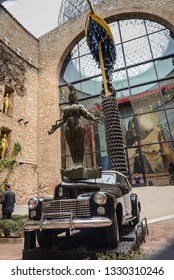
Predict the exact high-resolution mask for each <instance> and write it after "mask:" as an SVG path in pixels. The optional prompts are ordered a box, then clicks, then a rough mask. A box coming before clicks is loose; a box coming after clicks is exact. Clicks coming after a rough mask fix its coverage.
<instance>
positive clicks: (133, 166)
mask: <svg viewBox="0 0 174 280" xmlns="http://www.w3.org/2000/svg"><path fill="white" fill-rule="evenodd" d="M127 155H128V160H129V170H130V174H131V176H132V179H134V175H135V174H136V173H138V174H142V173H143V169H142V163H141V157H140V154H139V150H138V147H137V146H136V147H135V148H130V149H127Z"/></svg>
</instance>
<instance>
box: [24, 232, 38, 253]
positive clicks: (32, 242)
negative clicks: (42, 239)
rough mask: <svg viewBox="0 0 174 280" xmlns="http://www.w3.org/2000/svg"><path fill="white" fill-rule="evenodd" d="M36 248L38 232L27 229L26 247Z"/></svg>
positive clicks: (25, 233)
mask: <svg viewBox="0 0 174 280" xmlns="http://www.w3.org/2000/svg"><path fill="white" fill-rule="evenodd" d="M35 248H36V232H35V231H27V232H24V249H26V250H27V249H35Z"/></svg>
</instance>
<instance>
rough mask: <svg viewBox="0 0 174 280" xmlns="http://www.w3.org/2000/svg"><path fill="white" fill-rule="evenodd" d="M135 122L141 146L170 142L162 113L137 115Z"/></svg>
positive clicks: (164, 116)
mask: <svg viewBox="0 0 174 280" xmlns="http://www.w3.org/2000/svg"><path fill="white" fill-rule="evenodd" d="M136 120H137V125H138V132H139V139H140V144H141V145H146V144H150V143H157V142H163V141H170V140H171V138H170V134H169V127H168V124H167V119H166V115H165V113H164V112H163V111H159V112H153V113H149V114H144V115H139V116H137V117H136Z"/></svg>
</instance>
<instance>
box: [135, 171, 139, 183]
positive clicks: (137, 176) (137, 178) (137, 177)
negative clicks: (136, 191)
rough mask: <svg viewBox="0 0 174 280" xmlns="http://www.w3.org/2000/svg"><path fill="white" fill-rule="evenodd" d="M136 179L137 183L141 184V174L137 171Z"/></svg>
mask: <svg viewBox="0 0 174 280" xmlns="http://www.w3.org/2000/svg"><path fill="white" fill-rule="evenodd" d="M134 180H135V183H136V184H140V175H139V174H138V173H136V175H135V177H134Z"/></svg>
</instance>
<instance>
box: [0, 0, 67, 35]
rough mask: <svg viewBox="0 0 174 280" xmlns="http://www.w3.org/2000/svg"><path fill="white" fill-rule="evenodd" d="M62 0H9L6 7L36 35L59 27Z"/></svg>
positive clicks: (5, 3)
mask: <svg viewBox="0 0 174 280" xmlns="http://www.w3.org/2000/svg"><path fill="white" fill-rule="evenodd" d="M61 2H62V0H8V1H5V2H4V3H3V5H4V7H5V8H6V9H7V10H8V11H9V12H10V13H11V14H12V15H13V16H14V17H15V18H16V19H17V20H18V21H19V22H20V23H21V24H22V25H23V26H24V27H25V28H26V29H27V30H28V31H29V32H30V33H31V34H33V35H34V36H35V37H37V38H38V37H40V36H42V35H43V34H45V33H47V32H48V31H50V30H52V29H54V28H55V27H57V22H58V14H59V10H60V5H61Z"/></svg>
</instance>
